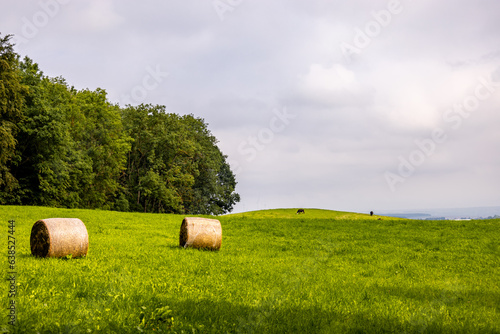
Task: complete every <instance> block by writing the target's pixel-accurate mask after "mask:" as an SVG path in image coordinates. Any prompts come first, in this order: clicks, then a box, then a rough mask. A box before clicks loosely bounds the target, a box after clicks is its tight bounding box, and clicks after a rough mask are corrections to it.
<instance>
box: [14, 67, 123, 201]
mask: <svg viewBox="0 0 500 334" xmlns="http://www.w3.org/2000/svg"><path fill="white" fill-rule="evenodd" d="M21 77H22V81H23V83H24V84H26V85H27V86H28V88H29V90H28V92H27V93H26V94H25V110H24V113H25V118H24V120H23V121H22V122H21V123H20V124H19V128H20V131H21V132H20V133H19V136H18V137H19V139H18V140H19V145H18V150H17V156H18V163H17V165H16V168H14V169H13V172H14V173H15V175H16V177H17V178H18V180H19V183H20V187H19V191H18V198H19V199H20V202H21V203H22V204H29V205H45V206H63V207H82V208H104V209H106V208H111V207H112V202H113V200H114V197H115V194H116V193H117V191H118V189H119V182H118V179H119V177H120V173H121V172H122V171H123V170H124V165H125V162H126V153H127V152H128V150H129V149H130V140H129V137H127V136H126V135H125V133H124V131H123V128H122V124H121V116H120V111H119V108H118V107H117V106H114V105H111V104H110V103H109V102H108V101H107V99H106V92H105V91H104V90H101V89H97V90H96V91H89V90H83V91H77V90H75V89H74V88H70V87H68V85H67V84H66V82H65V80H64V79H62V78H53V79H51V78H47V77H45V76H44V75H43V73H42V72H41V71H40V70H39V68H38V65H37V64H35V63H33V61H32V60H30V59H29V58H25V60H24V61H23V62H22V63H21Z"/></svg>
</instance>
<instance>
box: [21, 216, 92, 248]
mask: <svg viewBox="0 0 500 334" xmlns="http://www.w3.org/2000/svg"><path fill="white" fill-rule="evenodd" d="M30 246H31V254H33V255H34V256H38V257H64V256H66V255H71V257H81V256H85V255H87V251H88V249H89V235H88V233H87V228H86V227H85V224H83V222H82V221H81V220H80V219H78V218H49V219H41V220H39V221H37V222H36V223H35V224H34V225H33V227H32V228H31V237H30Z"/></svg>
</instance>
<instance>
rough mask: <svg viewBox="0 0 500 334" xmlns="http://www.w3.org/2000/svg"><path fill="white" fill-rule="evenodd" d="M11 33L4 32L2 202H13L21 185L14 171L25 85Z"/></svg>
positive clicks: (0, 45)
mask: <svg viewBox="0 0 500 334" xmlns="http://www.w3.org/2000/svg"><path fill="white" fill-rule="evenodd" d="M11 37H12V36H11V35H7V36H5V37H1V35H0V204H3V203H5V202H6V201H12V200H13V198H12V196H11V192H12V191H13V190H14V189H16V188H17V187H18V184H17V180H16V179H15V177H14V176H13V175H12V173H11V172H10V165H11V163H12V159H13V157H14V152H15V147H16V143H17V141H16V134H17V130H18V128H17V125H16V124H17V123H18V122H19V121H20V120H21V119H22V108H23V99H22V94H23V93H24V91H25V87H24V86H23V85H22V84H21V82H20V78H19V71H18V65H19V62H18V58H19V56H18V55H17V54H16V53H15V52H14V49H13V44H11V43H10V38H11Z"/></svg>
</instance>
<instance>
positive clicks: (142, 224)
mask: <svg viewBox="0 0 500 334" xmlns="http://www.w3.org/2000/svg"><path fill="white" fill-rule="evenodd" d="M0 217H1V221H3V222H4V224H3V226H4V228H3V231H2V235H3V240H4V242H5V245H6V244H7V232H8V226H7V225H8V224H7V221H8V220H9V219H15V221H16V234H15V237H16V239H17V249H16V250H17V254H16V261H17V264H16V269H17V284H18V285H17V293H18V295H17V298H16V303H17V304H16V305H17V309H16V312H17V315H18V325H17V327H16V328H17V332H19V333H36V332H40V333H140V332H145V333H158V332H167V333H168V332H172V333H173V332H177V333H183V332H184V333H193V332H195V333H284V332H288V333H387V332H390V333H499V332H500V320H499V319H500V314H499V313H500V283H499V280H498V277H500V268H499V264H500V257H499V256H500V250H499V245H500V242H499V240H500V220H485V221H467V222H464V221H461V222H454V221H412V220H404V219H390V218H385V217H384V218H383V220H378V218H379V217H370V216H369V215H362V214H350V213H346V212H335V211H327V210H313V209H306V213H305V214H303V215H296V214H295V210H292V209H282V210H265V211H257V212H248V213H241V214H234V215H227V216H223V217H219V218H218V219H220V221H221V223H222V231H223V239H222V248H221V250H220V251H218V252H211V251H200V250H193V249H181V248H179V247H177V246H178V235H179V228H180V225H181V222H182V219H183V216H180V215H160V214H138V213H118V212H109V211H89V210H64V209H51V208H38V207H9V206H3V207H2V206H0ZM50 217H77V218H80V219H82V221H83V222H84V223H85V224H86V226H87V229H88V232H89V238H90V248H89V253H88V256H87V257H86V258H83V259H71V260H65V259H39V258H34V257H32V256H31V255H30V250H29V234H30V230H31V227H32V225H33V224H34V223H35V221H36V220H38V219H42V218H50ZM4 250H5V256H4V259H6V256H7V247H4ZM4 261H5V265H4V267H6V266H7V260H4ZM7 284H8V282H6V281H3V283H2V289H3V290H2V291H4V292H3V295H4V296H5V297H4V299H3V304H2V305H3V307H2V309H4V311H3V312H5V315H7V312H8V310H6V307H7V302H8V300H7V299H6V295H7V291H8V285H7ZM1 318H2V328H3V329H4V331H5V330H10V331H12V329H13V328H12V327H11V326H8V325H7V323H6V320H5V319H6V317H3V316H2V317H1Z"/></svg>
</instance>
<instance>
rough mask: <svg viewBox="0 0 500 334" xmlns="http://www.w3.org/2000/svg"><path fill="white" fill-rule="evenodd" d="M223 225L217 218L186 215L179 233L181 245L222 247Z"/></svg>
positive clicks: (215, 248) (208, 247) (214, 248)
mask: <svg viewBox="0 0 500 334" xmlns="http://www.w3.org/2000/svg"><path fill="white" fill-rule="evenodd" d="M221 243H222V227H221V225H220V221H218V220H217V219H208V218H199V217H186V218H184V220H183V221H182V225H181V232H180V234H179V244H180V246H181V247H184V248H186V247H193V248H206V249H211V250H218V249H220V246H221Z"/></svg>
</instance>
